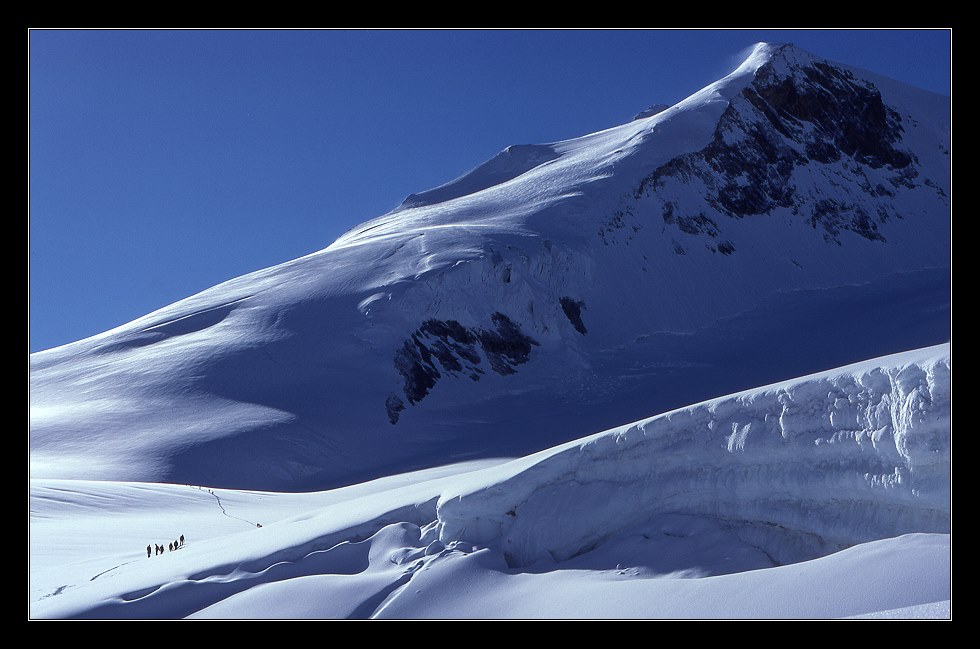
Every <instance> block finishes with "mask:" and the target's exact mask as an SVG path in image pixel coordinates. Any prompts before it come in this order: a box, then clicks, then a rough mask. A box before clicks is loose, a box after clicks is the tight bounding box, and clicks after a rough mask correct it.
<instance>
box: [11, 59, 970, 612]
mask: <svg viewBox="0 0 980 649" xmlns="http://www.w3.org/2000/svg"><path fill="white" fill-rule="evenodd" d="M950 148H951V135H950V100H949V98H948V97H943V96H939V95H935V94H933V93H929V92H925V91H922V90H919V89H915V88H911V87H908V86H905V85H903V84H900V83H898V82H895V81H892V80H889V79H884V78H881V77H879V76H877V75H875V74H874V73H871V72H867V71H863V70H858V69H855V68H852V67H849V66H847V65H845V64H840V63H836V62H831V61H825V60H823V59H820V58H819V57H815V56H813V55H811V54H809V53H807V52H804V51H802V50H800V49H798V48H795V47H793V46H791V45H776V44H759V45H757V46H756V47H755V48H753V50H752V51H751V53H750V54H749V56H748V57H747V58H746V59H745V61H744V62H743V63H742V64H741V65H739V66H738V67H737V68H736V69H735V70H734V71H733V72H732V73H731V74H729V75H727V76H726V77H724V78H722V79H720V80H719V81H717V82H715V83H713V84H711V85H709V86H707V87H706V88H704V89H703V90H701V91H699V92H697V93H695V94H694V95H692V96H691V97H689V98H687V99H685V100H683V101H681V102H679V103H677V104H675V105H673V106H656V107H653V108H651V109H650V110H648V111H644V112H643V113H641V114H640V115H638V116H637V118H636V119H634V120H633V121H631V122H628V123H626V124H623V125H621V126H616V127H613V128H609V129H606V130H603V131H599V132H597V133H592V134H588V135H585V136H583V137H580V138H574V139H571V140H566V141H562V142H552V143H545V144H518V145H514V146H511V147H508V148H507V149H505V150H504V151H502V152H501V153H499V154H498V155H497V156H495V157H493V158H492V159H491V160H489V161H487V162H486V163H484V164H483V165H480V166H478V167H477V168H475V169H473V170H471V171H469V172H467V173H465V174H463V175H461V176H460V177H458V178H456V179H455V180H450V181H449V182H447V183H445V184H443V185H441V186H439V187H435V188H433V189H429V190H426V191H421V192H418V193H415V194H412V195H411V196H409V197H407V198H406V199H405V201H404V202H403V203H402V204H401V205H399V206H398V207H397V208H396V209H394V210H392V211H391V212H389V213H387V214H384V215H381V216H379V217H377V218H375V219H372V220H370V221H367V222H366V223H363V224H361V225H359V226H357V227H355V228H352V229H351V230H350V231H349V232H347V233H345V234H344V235H342V236H341V237H340V238H338V239H337V240H336V241H335V242H333V243H332V244H330V245H329V246H327V247H326V248H324V249H322V250H319V251H318V252H314V253H312V254H310V255H307V256H305V257H302V258H299V259H296V260H293V261H289V262H286V263H283V264H280V265H278V266H275V267H272V268H267V269H264V270H260V271H257V272H254V273H250V274H248V275H245V276H242V277H239V278H236V279H232V280H230V281H228V282H225V283H222V284H220V285H218V286H215V287H213V288H211V289H209V290H206V291H203V292H201V293H199V294H197V295H193V296H190V297H188V298H186V299H184V300H181V301H180V302H177V303H175V304H172V305H170V306H167V307H164V308H162V309H160V310H158V311H155V312H153V313H150V314H147V315H146V316H144V317H142V318H139V319H137V320H135V321H133V322H130V323H127V324H125V325H122V326H120V327H117V328H115V329H113V330H110V331H107V332H105V333H103V334H99V335H96V336H93V337H91V338H87V339H85V340H81V341H77V342H75V343H71V344H68V345H65V346H62V347H58V348H55V349H51V350H45V351H42V352H37V353H34V354H31V355H30V383H29V400H30V403H29V408H30V431H29V462H30V465H29V474H30V491H29V503H30V523H29V537H30V538H29V563H30V569H29V570H30V576H29V617H30V618H32V619H175V618H194V619H239V618H247V619H273V618H279V619H309V618H351V619H364V618H375V619H383V618H389V619H409V618H411V619H415V618H437V619H449V618H465V619H498V618H540V619H545V618H547V619H552V618H615V619H627V618H647V619H648V618H685V619H686V618H702V619H703V618H712V619H714V618H719V619H720V618H868V617H871V618H896V617H897V618H922V617H926V618H949V617H950V602H951V573H950V569H951V568H950V566H951V549H950V548H951V545H950V538H951V482H950V479H951V473H950V471H951V469H950V467H951V342H950V340H951V336H950V333H951V332H950V330H951V326H950V313H951V311H950V309H951V281H950V270H951V262H950V250H951V243H950V236H951V204H950V192H951V176H950ZM829 368H836V369H829ZM651 415H653V416H651ZM597 431H601V432H597ZM107 530H108V531H111V533H107ZM179 536H186V539H187V544H186V545H185V546H179V544H178V546H179V547H178V549H176V550H171V551H168V552H165V553H164V554H163V555H162V556H157V555H153V556H151V553H150V547H151V546H152V545H159V544H160V543H161V541H162V545H163V546H164V547H165V546H167V544H168V542H172V541H173V540H174V539H177V538H178V537H179Z"/></svg>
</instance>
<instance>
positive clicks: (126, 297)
mask: <svg viewBox="0 0 980 649" xmlns="http://www.w3.org/2000/svg"><path fill="white" fill-rule="evenodd" d="M951 36H952V34H951V32H950V31H949V30H945V29H939V30H873V31H868V30H819V31H813V30H807V31H800V30H668V31H658V30H585V31H583V30H578V31H565V30H549V31H509V30H508V31H502V30H497V31H470V30H439V31H421V30H410V31H401V30H351V31H338V30H318V31H307V30H244V31H239V30H193V31H182V30H149V31H146V30H44V29H36V30H30V31H29V32H28V41H29V80H30V87H29V99H30V127H29V138H30V142H29V170H30V171H29V173H30V191H29V199H30V217H29V225H30V230H29V242H28V246H29V255H30V258H29V272H30V279H29V287H30V297H29V308H30V319H29V322H30V334H29V337H30V341H29V345H30V351H32V352H33V351H38V350H42V349H47V348H50V347H55V346H58V345H62V344H65V343H69V342H73V341H75V340H80V339H82V338H85V337H88V336H91V335H93V334H96V333H100V332H102V331H105V330H107V329H110V328H113V327H116V326H118V325H121V324H124V323H126V322H128V321H130V320H133V319H134V318H137V317H139V316H141V315H145V314H146V313H149V312H150V311H153V310H155V309H158V308H160V307H163V306H166V305H168V304H171V303H173V302H175V301H177V300H179V299H181V298H184V297H187V296H189V295H192V294H194V293H197V292H199V291H201V290H204V289H206V288H208V287H210V286H213V285H215V284H218V283H220V282H222V281H225V280H227V279H231V278H233V277H237V276H239V275H243V274H245V273H248V272H251V271H254V270H259V269H261V268H265V267H267V266H271V265H274V264H278V263H281V262H284V261H288V260H290V259H294V258H296V257H300V256H303V255H305V254H309V253H311V252H315V251H317V250H320V249H322V248H325V247H326V246H328V245H329V244H330V243H331V242H332V241H333V240H334V239H336V238H337V236H339V235H340V234H342V233H343V232H344V231H346V230H347V229H349V228H351V227H353V226H354V225H357V224H358V223H360V222H362V221H365V220H367V219H369V218H372V217H375V216H378V215H380V214H383V213H385V212H387V211H389V210H391V209H393V208H394V207H396V206H397V205H398V204H399V203H400V202H401V200H402V199H403V198H404V197H405V196H407V195H408V194H410V193H412V192H418V191H421V190H425V189H429V188H431V187H435V186H437V185H440V184H442V183H444V182H446V181H449V180H452V179H453V178H455V177H457V176H459V175H461V174H463V173H465V172H466V171H468V170H470V169H472V168H473V167H475V166H476V165H478V164H480V163H481V162H483V161H485V160H486V159H488V158H490V157H492V156H493V155H494V154H495V153H497V152H498V151H500V150H501V149H503V148H505V147H507V146H509V145H511V144H526V143H543V142H554V141H557V140H563V139H568V138H571V137H576V136H579V135H585V134H587V133H591V132H593V131H597V130H600V129H603V128H607V127H610V126H614V125H616V124H620V123H623V122H626V121H629V120H630V119H632V117H633V116H634V115H635V114H636V113H638V112H639V111H641V110H642V109H644V108H646V107H647V106H650V105H652V104H657V103H665V104H673V103H676V102H677V101H680V100H681V99H683V98H684V97H686V96H688V95H689V94H691V93H693V92H695V91H697V90H699V89H700V88H702V87H704V86H705V85H707V84H708V83H711V82H712V81H715V80H717V79H719V78H720V77H722V76H724V75H725V74H727V73H728V72H730V71H731V70H733V69H734V68H735V67H736V66H737V64H738V63H739V62H740V61H741V56H742V54H743V53H744V52H745V50H746V48H748V47H749V46H751V45H752V44H753V43H756V42H759V41H769V42H792V43H795V44H796V45H798V46H800V47H802V48H803V49H806V50H808V51H810V52H812V53H814V54H816V55H818V56H822V57H825V58H829V59H832V60H836V61H841V62H844V63H848V64H851V65H855V66H858V67H862V68H866V69H868V70H872V71H874V72H878V73H880V74H884V75H886V76H890V77H893V78H895V79H899V80H902V81H906V82H908V83H911V84H913V85H916V86H919V87H921V88H926V89H928V90H932V91H934V92H938V93H942V94H946V95H949V94H950V80H951V56H950V51H951V50H950V43H951Z"/></svg>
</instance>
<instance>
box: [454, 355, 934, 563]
mask: <svg viewBox="0 0 980 649" xmlns="http://www.w3.org/2000/svg"><path fill="white" fill-rule="evenodd" d="M949 407H950V357H949V350H948V346H945V345H943V346H939V347H934V348H929V349H927V350H922V351H920V352H917V353H911V354H904V355H897V356H895V357H890V358H889V359H886V362H885V363H884V364H883V365H882V366H881V367H873V366H870V367H869V366H868V365H866V364H865V365H857V366H851V367H848V368H844V369H842V370H838V371H834V372H829V373H826V374H821V375H815V376H811V377H806V378H804V379H800V380H795V381H790V382H787V383H783V384H778V385H773V386H768V387H766V388H762V389H758V390H751V391H748V392H743V393H740V394H736V395H732V396H729V397H724V398H720V399H715V400H712V401H708V402H705V403H701V404H698V405H695V406H691V407H688V408H682V409H679V410H675V411H673V412H669V413H666V414H663V415H659V416H656V417H652V418H650V419H646V420H643V421H640V422H637V423H634V424H631V425H628V426H623V427H621V428H617V429H613V430H610V431H607V432H604V433H600V434H598V435H594V436H592V437H589V438H586V439H585V440H583V441H579V442H574V443H570V444H566V445H563V446H561V447H557V448H556V449H553V450H549V451H545V452H542V453H539V454H537V455H535V456H531V457H529V458H525V459H523V460H519V461H516V462H514V463H512V464H511V465H509V467H510V469H511V470H512V471H513V473H512V475H510V477H509V478H508V479H506V480H501V481H498V482H496V483H495V484H493V485H492V486H482V487H476V488H474V489H472V490H471V491H468V492H467V491H464V492H462V493H458V494H451V493H446V494H444V495H443V498H442V499H441V500H440V502H439V506H438V515H439V523H440V526H441V532H440V539H441V540H442V541H443V542H444V543H448V542H451V541H453V540H458V539H465V540H467V541H469V542H473V543H476V544H480V545H491V546H494V547H499V548H500V549H502V551H503V552H504V553H505V557H506V559H507V561H508V563H509V565H511V566H526V565H530V564H533V563H535V562H537V561H540V560H542V559H548V558H550V559H552V560H557V561H562V560H567V559H569V558H572V557H575V556H577V555H579V554H582V553H584V552H587V551H589V550H590V549H592V548H594V547H596V546H597V545H598V544H600V543H601V542H602V541H603V539H606V538H609V537H611V536H615V535H616V534H617V533H619V532H622V531H623V530H624V529H626V528H629V527H631V526H635V525H637V524H639V523H641V522H642V521H644V520H648V519H650V518H651V517H653V516H656V515H658V514H666V513H679V514H689V515H700V516H711V517H715V518H718V519H720V520H722V521H725V522H727V524H729V525H732V526H733V527H734V528H735V529H737V530H738V533H739V534H740V535H742V536H743V537H744V538H745V540H747V541H751V542H753V543H755V544H758V545H759V546H760V547H763V548H766V550H767V551H768V552H770V554H772V555H773V559H774V560H775V561H777V562H779V563H785V562H792V561H799V560H803V559H808V558H813V557H815V556H820V555H824V554H827V553H829V552H832V551H836V550H839V549H842V548H844V547H848V546H851V545H855V544H858V543H862V542H867V541H870V540H874V539H878V538H887V537H893V536H897V535H901V534H905V533H910V532H948V531H949V523H950V518H949V458H950V438H949V436H950V420H949ZM502 470H506V468H504V469H502Z"/></svg>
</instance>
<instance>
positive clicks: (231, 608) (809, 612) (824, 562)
mask: <svg viewBox="0 0 980 649" xmlns="http://www.w3.org/2000/svg"><path fill="white" fill-rule="evenodd" d="M950 370H951V365H950V349H949V345H940V346H937V347H931V348H925V349H921V350H917V351H913V352H907V353H903V354H898V355H894V356H889V357H886V358H880V359H875V360H873V361H867V362H863V363H859V364H856V365H851V366H847V367H843V368H840V369H836V370H832V371H829V372H822V373H819V374H814V375H811V376H806V377H802V378H800V379H795V380H792V381H786V382H781V383H778V384H773V385H769V386H766V387H762V388H757V389H753V390H750V391H747V392H741V393H737V394H733V395H729V396H726V397H720V398H715V399H712V400H709V401H706V402H703V403H699V404H696V405H692V406H688V407H686V408H681V409H677V410H673V411H670V412H667V413H664V414H662V415H658V416H656V417H652V418H649V419H645V420H641V421H638V422H636V423H633V424H630V425H627V426H622V427H619V428H615V429H612V430H609V431H606V432H603V433H599V434H597V435H592V436H589V437H586V438H583V439H580V440H576V441H574V442H570V443H567V444H563V445H560V446H557V447H555V448H552V449H548V450H546V451H542V452H540V453H536V454H533V455H529V456H526V457H522V458H518V459H514V460H511V461H504V460H487V461H484V462H480V463H465V464H456V465H450V466H445V467H442V468H440V469H430V470H427V471H423V472H419V473H415V474H411V475H400V476H390V477H387V478H383V479H380V480H377V481H374V482H370V483H366V484H361V485H356V486H350V487H345V488H341V489H336V490H332V491H326V492H319V493H289V494H287V493H267V492H256V491H231V490H225V489H210V488H202V487H198V486H191V485H174V484H146V483H142V484H141V483H117V482H91V481H73V480H54V479H34V480H32V481H31V523H30V532H31V545H30V551H31V554H30V559H31V568H30V596H29V608H30V615H31V617H33V618H113V619H115V618H183V617H193V618H222V619H225V618H240V617H244V618H293V619H295V618H304V619H305V618H367V617H372V618H396V619H405V618H456V617H459V618H471V619H472V618H507V617H516V618H582V617H584V618H840V617H881V618H894V617H899V618H919V617H929V618H933V617H939V618H946V617H949V615H950V598H951V593H950V544H949V533H950V501H949V498H950V492H949V471H950V442H951V440H950V398H951V391H950V390H951V385H950ZM105 530H113V534H112V535H110V536H108V537H107V535H106V534H105ZM180 534H185V535H186V537H187V539H188V542H187V544H186V545H185V546H184V547H183V548H181V549H179V550H177V551H176V552H168V553H166V554H165V555H164V556H152V557H149V558H147V556H146V554H145V550H144V549H143V546H144V545H145V544H146V543H151V542H159V541H163V542H164V543H166V542H167V541H168V540H169V539H171V538H174V537H177V536H178V535H180Z"/></svg>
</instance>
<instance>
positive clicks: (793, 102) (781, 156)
mask: <svg viewBox="0 0 980 649" xmlns="http://www.w3.org/2000/svg"><path fill="white" fill-rule="evenodd" d="M777 61H778V59H774V60H773V61H770V62H768V63H767V64H765V65H763V66H762V67H760V68H759V70H758V72H757V73H756V77H755V79H754V81H753V82H752V84H751V85H749V86H748V87H747V88H746V89H745V90H743V91H742V92H741V93H740V94H739V95H738V96H736V97H735V99H734V100H733V101H732V102H731V103H730V105H729V106H728V108H727V109H726V111H725V113H724V114H723V116H722V118H721V120H720V122H719V125H718V127H717V129H716V131H715V134H714V137H713V139H712V141H711V142H710V143H709V144H708V146H706V147H705V148H703V149H701V150H700V151H696V152H694V153H690V154H686V155H682V156H679V157H677V158H674V159H672V160H671V161H670V162H668V163H666V164H664V165H662V166H661V167H659V168H657V169H656V170H655V171H654V172H653V173H651V174H650V175H649V176H647V177H646V178H644V179H643V180H642V182H641V183H640V184H639V186H638V187H637V188H636V191H635V192H634V196H633V198H634V199H635V200H637V201H641V202H642V201H645V200H648V199H650V198H657V199H659V201H657V202H658V203H660V205H661V206H662V207H661V209H662V218H663V221H664V222H665V223H666V224H667V225H669V226H675V227H676V228H678V229H679V230H680V231H681V232H683V233H685V234H689V235H705V236H707V237H709V238H711V239H717V238H719V237H720V235H721V233H722V231H723V222H722V221H720V220H719V219H718V217H719V216H725V217H729V218H735V219H741V218H746V217H752V216H757V215H770V214H772V213H773V212H774V211H775V210H777V209H779V208H786V209H788V210H790V213H791V214H792V215H793V216H794V218H795V217H799V218H800V219H801V220H802V221H803V222H805V223H807V224H809V225H810V226H811V227H813V228H814V229H818V228H819V229H821V230H822V231H823V237H824V239H825V240H826V241H828V242H832V243H836V244H841V236H840V235H841V232H843V231H845V230H846V231H850V232H853V233H855V234H857V235H859V236H861V237H864V238H865V239H868V240H872V241H882V242H883V241H885V237H884V236H883V235H882V233H881V232H880V231H879V225H880V224H882V223H884V222H886V221H887V220H889V219H891V218H902V214H900V213H898V212H897V211H896V210H895V207H894V202H893V201H889V200H887V199H889V198H891V197H892V196H894V190H895V189H896V188H898V187H903V186H904V187H911V186H913V184H914V183H916V182H917V179H918V177H919V169H918V165H917V160H916V158H915V156H914V155H912V154H910V153H908V152H907V151H904V150H902V149H901V148H900V147H901V140H902V134H903V125H902V119H901V116H900V115H899V114H898V113H897V112H895V111H894V110H892V109H891V108H889V107H888V106H887V105H886V104H885V103H884V102H883V101H882V98H881V94H880V92H879V91H878V90H877V89H876V88H875V87H874V86H873V85H870V84H869V83H867V82H865V81H862V80H859V79H857V78H855V77H854V76H853V75H852V74H851V73H850V72H848V71H846V70H843V69H840V68H836V67H833V66H831V65H828V64H826V63H822V62H818V61H811V62H809V63H807V64H804V65H798V66H795V67H794V68H790V70H791V71H789V72H786V71H785V70H783V69H781V66H779V65H778V63H777ZM927 184H928V183H927ZM930 186H931V185H930ZM825 192H826V195H825ZM831 193H832V195H833V197H831V196H830V194H831ZM710 247H711V248H712V249H713V250H715V251H717V252H720V253H722V254H728V255H730V254H732V253H733V252H734V251H735V247H734V244H732V243H731V242H730V241H728V242H723V243H721V244H720V245H719V244H711V245H710Z"/></svg>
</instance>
